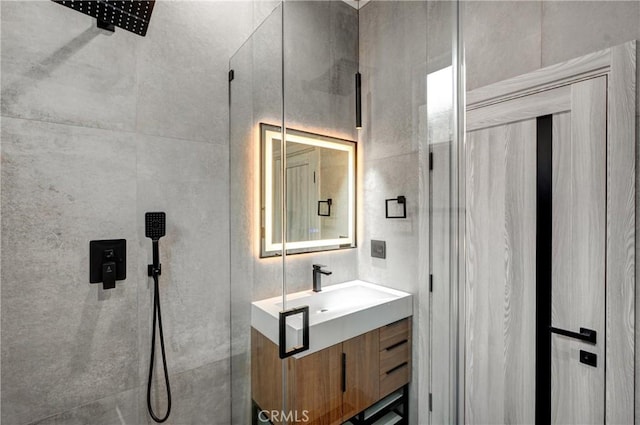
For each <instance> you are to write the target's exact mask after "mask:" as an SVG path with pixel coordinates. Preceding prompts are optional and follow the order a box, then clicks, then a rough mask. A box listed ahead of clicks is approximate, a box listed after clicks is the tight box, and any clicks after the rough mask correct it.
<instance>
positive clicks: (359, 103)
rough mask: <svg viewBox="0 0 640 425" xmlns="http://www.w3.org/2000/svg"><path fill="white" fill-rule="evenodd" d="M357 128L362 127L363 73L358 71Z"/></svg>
mask: <svg viewBox="0 0 640 425" xmlns="http://www.w3.org/2000/svg"><path fill="white" fill-rule="evenodd" d="M356 128H362V75H361V74H360V73H359V72H356Z"/></svg>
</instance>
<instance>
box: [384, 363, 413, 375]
mask: <svg viewBox="0 0 640 425" xmlns="http://www.w3.org/2000/svg"><path fill="white" fill-rule="evenodd" d="M408 364H409V362H404V363H401V364H399V365H398V366H396V367H394V368H393V369H391V370H389V371H387V375H391V374H392V373H393V372H395V371H396V370H398V369H402V368H403V367H405V366H406V365H408Z"/></svg>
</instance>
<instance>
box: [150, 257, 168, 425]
mask: <svg viewBox="0 0 640 425" xmlns="http://www.w3.org/2000/svg"><path fill="white" fill-rule="evenodd" d="M153 283H154V295H153V332H152V336H151V357H150V359H149V382H148V384H147V408H148V409H149V415H151V417H152V418H153V420H154V421H156V422H158V423H162V422H164V421H166V420H167V419H168V418H169V413H171V387H170V385H169V372H168V370H167V356H166V354H165V351H164V335H163V333H162V313H161V312H160V288H159V284H158V270H156V269H155V268H154V270H153ZM156 318H157V322H158V333H159V334H160V350H161V354H162V366H163V368H164V381H165V384H166V385H167V413H166V414H165V415H164V417H162V418H159V417H157V416H156V414H155V413H154V411H153V407H152V406H151V381H152V380H153V363H154V361H155V353H156Z"/></svg>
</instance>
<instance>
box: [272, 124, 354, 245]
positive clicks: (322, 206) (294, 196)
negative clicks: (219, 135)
mask: <svg viewBox="0 0 640 425" xmlns="http://www.w3.org/2000/svg"><path fill="white" fill-rule="evenodd" d="M260 130H261V131H260V134H261V144H262V231H261V235H262V238H261V239H262V241H261V257H269V256H274V255H278V254H279V251H281V250H282V221H283V220H282V214H281V212H282V208H281V202H282V198H281V197H282V184H281V180H282V177H281V176H282V132H281V129H280V127H276V126H271V125H268V124H260ZM286 133H287V134H286V140H287V145H286V149H285V151H286V155H287V160H286V161H285V164H286V173H285V175H286V179H287V180H286V214H287V215H286V238H287V242H286V249H287V254H300V253H304V252H314V251H324V250H330V249H340V248H352V247H355V209H356V205H355V203H356V201H355V157H356V155H355V150H356V144H355V142H351V141H347V140H342V139H336V138H332V137H327V136H321V135H318V134H312V133H307V132H302V131H297V130H292V129H287V131H286Z"/></svg>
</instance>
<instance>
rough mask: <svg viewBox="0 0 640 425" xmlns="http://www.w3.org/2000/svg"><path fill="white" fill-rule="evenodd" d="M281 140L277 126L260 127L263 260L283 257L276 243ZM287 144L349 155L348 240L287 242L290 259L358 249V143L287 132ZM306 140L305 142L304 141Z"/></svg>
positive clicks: (304, 132)
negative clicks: (276, 152)
mask: <svg viewBox="0 0 640 425" xmlns="http://www.w3.org/2000/svg"><path fill="white" fill-rule="evenodd" d="M281 138H282V129H281V127H280V126H278V125H273V124H268V123H260V124H259V143H260V168H261V169H260V178H261V183H260V217H259V225H260V232H259V243H260V258H271V257H276V256H280V255H282V243H280V242H278V243H275V242H273V228H272V223H273V144H272V143H273V140H274V139H276V140H280V139H281ZM286 138H287V142H298V143H304V144H307V145H311V146H318V147H325V148H331V149H335V150H341V151H344V152H347V153H348V155H349V156H348V171H347V172H348V204H349V205H348V227H347V228H348V233H347V235H348V237H347V238H337V239H319V240H308V241H296V242H287V243H286V249H287V255H293V254H306V253H317V252H325V251H335V250H344V249H353V248H356V247H357V222H356V217H357V202H358V199H357V198H358V197H357V142H356V141H354V140H348V139H342V138H338V137H332V136H327V135H323V134H317V133H311V132H307V131H302V130H297V129H291V128H287V131H286ZM302 139H304V140H302Z"/></svg>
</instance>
